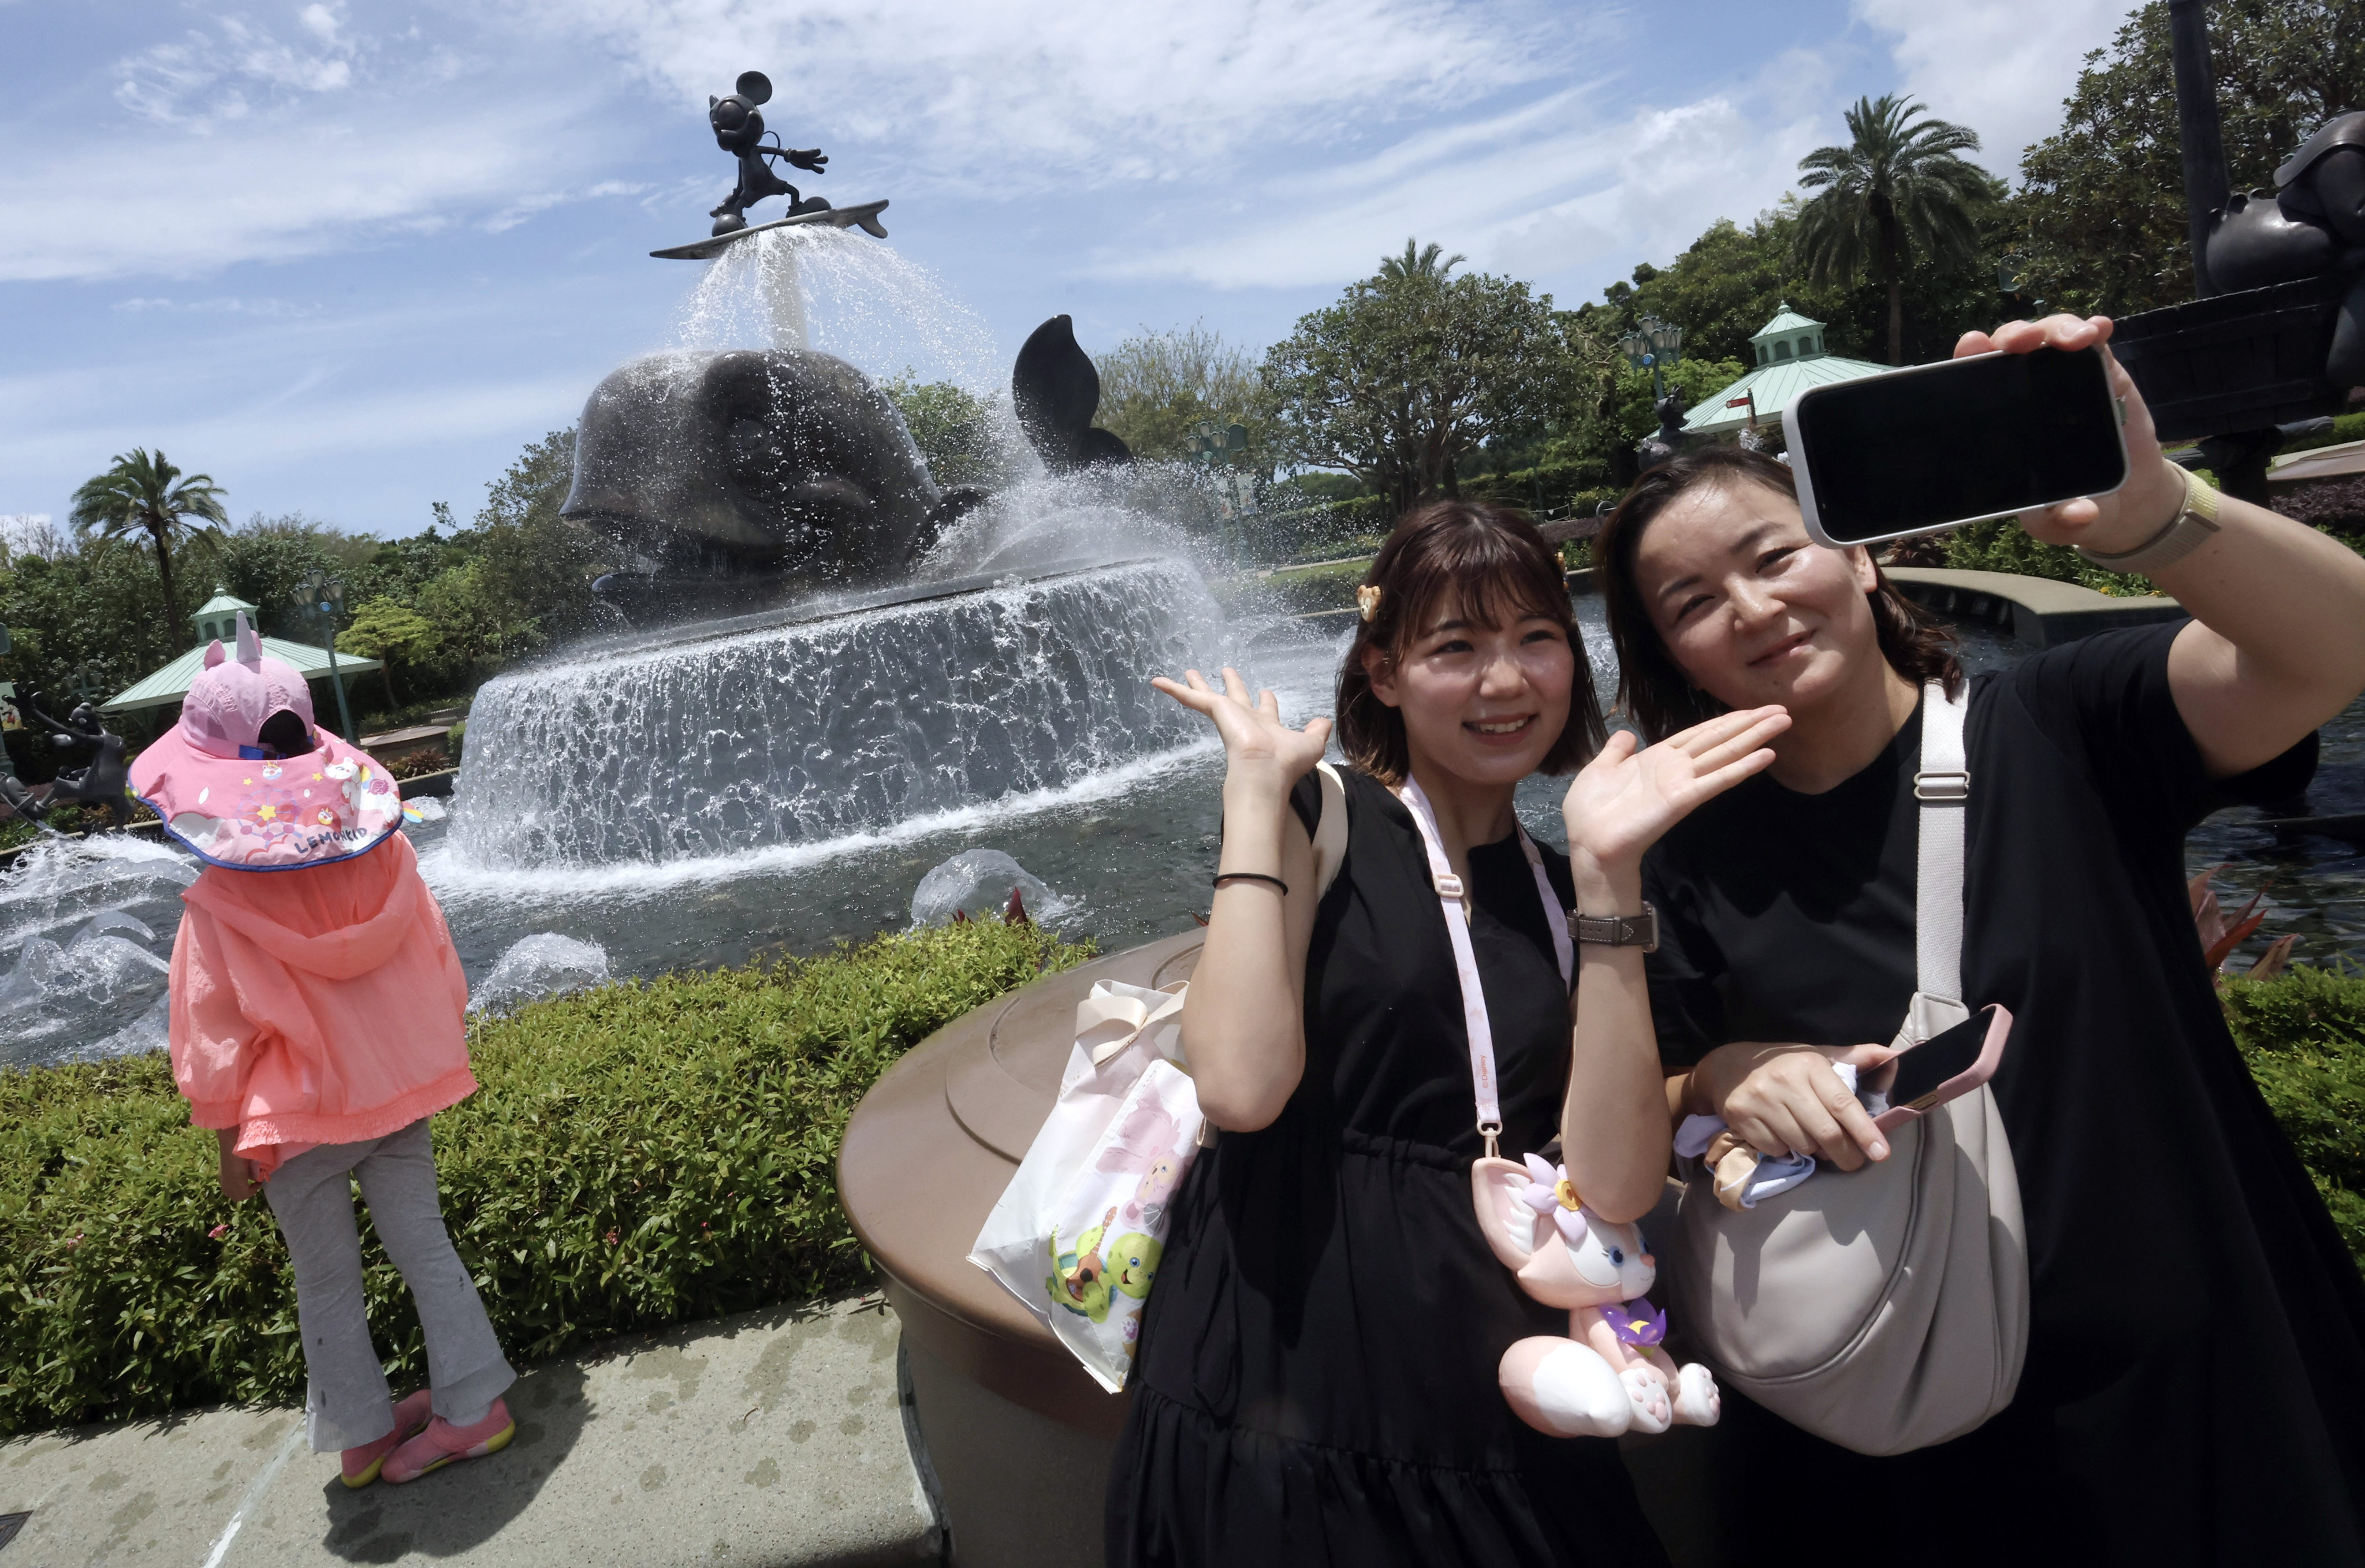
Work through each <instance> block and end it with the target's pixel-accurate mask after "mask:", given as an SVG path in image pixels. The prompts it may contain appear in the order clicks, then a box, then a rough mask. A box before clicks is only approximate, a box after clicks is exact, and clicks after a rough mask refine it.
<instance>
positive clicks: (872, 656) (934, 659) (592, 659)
mask: <svg viewBox="0 0 2365 1568" xmlns="http://www.w3.org/2000/svg"><path fill="white" fill-rule="evenodd" d="M1221 620H1222V617H1221V614H1220V612H1219V611H1218V610H1216V606H1215V602H1214V600H1213V599H1210V598H1209V597H1208V594H1207V590H1206V588H1205V585H1204V584H1203V583H1201V581H1200V580H1199V577H1198V575H1197V574H1196V573H1194V572H1193V571H1192V570H1191V569H1190V568H1189V567H1188V566H1185V565H1183V563H1181V562H1177V561H1149V562H1138V563H1135V564H1132V565H1129V566H1115V567H1107V568H1103V569H1100V570H1097V571H1092V572H1082V573H1076V574H1073V575H1070V576H1065V577H1049V578H1045V579H1041V580H1037V581H1014V582H1011V583H1009V584H1006V585H1002V586H997V587H994V588H987V589H979V590H972V591H969V592H962V593H956V594H951V595H947V597H944V598H940V599H923V600H920V601H918V602H912V603H898V604H891V605H889V606H886V607H884V608H880V609H875V610H860V611H857V612H855V613H850V614H843V615H837V616H833V617H829V618H826V619H822V620H799V621H793V622H785V623H781V624H772V625H763V626H759V627H757V629H754V630H745V631H733V632H729V633H725V634H722V635H715V634H712V633H708V634H698V633H692V634H689V635H678V636H676V637H674V638H672V639H670V640H668V641H666V642H664V643H662V644H658V645H656V646H655V647H637V648H635V647H631V646H616V647H613V648H611V649H610V650H608V651H605V652H599V653H593V654H589V655H585V656H581V657H577V658H576V659H573V660H570V661H569V662H567V663H566V664H563V665H555V666H544V667H542V668H538V669H532V670H527V671H522V672H520V673H517V674H513V675H506V676H502V677H500V678H497V679H495V680H493V681H490V682H488V683H487V685H486V686H485V687H484V689H482V690H481V691H479V692H478V693H477V696H476V705H475V707H474V709H473V711H471V713H470V716H469V722H468V751H467V757H466V760H465V762H464V763H463V764H462V767H461V773H460V778H459V779H458V784H457V790H456V798H457V801H458V802H459V809H458V811H457V812H455V813H454V814H455V818H456V820H455V822H454V831H455V835H456V840H457V843H458V845H459V846H460V848H461V849H462V850H463V851H464V852H465V854H466V855H467V856H468V857H470V858H472V859H474V860H476V861H477V862H478V863H480V864H485V865H490V866H508V867H519V868H523V867H535V868H542V867H550V866H585V865H603V864H612V863H616V862H622V861H642V862H650V861H655V862H663V861H669V860H678V859H692V858H706V857H717V856H729V855H734V854H737V853H740V852H744V851H746V850H751V849H757V848H762V847H765V846H773V845H780V844H794V843H801V842H805V841H809V840H813V839H822V838H831V837H835V836H838V835H841V834H848V833H855V832H860V831H865V830H876V829H879V828H881V827H885V826H888V825H891V824H892V823H896V822H899V821H902V819H904V818H907V817H911V816H914V815H919V814H922V813H926V812H941V811H944V810H947V809H948V808H954V807H958V806H963V805H968V804H972V803H977V802H981V801H996V800H1000V799H1003V798H1004V797H1008V796H1014V795H1020V794H1024V793H1026V792H1029V791H1035V790H1046V789H1055V788H1058V787H1059V786H1061V785H1064V784H1068V783H1071V782H1074V781H1076V780H1078V779H1080V778H1084V777H1086V776H1087V775H1090V774H1093V773H1096V772H1099V771H1101V770H1103V769H1104V768H1107V767H1113V766H1115V765H1116V764H1119V763H1123V762H1126V761H1127V760H1129V759H1132V758H1134V757H1138V756H1144V755H1146V754H1149V753H1152V752H1157V751H1160V750H1164V749H1170V748H1172V747H1174V746H1177V745H1182V744H1184V743H1185V742H1187V741H1188V740H1190V739H1192V738H1194V734H1195V725H1194V722H1193V720H1192V718H1191V715H1189V714H1187V713H1185V712H1183V711H1182V710H1181V709H1179V708H1178V707H1176V706H1175V704H1173V703H1172V702H1171V701H1170V700H1168V699H1166V698H1164V697H1162V696H1160V695H1159V694H1158V693H1157V692H1156V691H1154V690H1152V689H1150V686H1149V677H1150V676H1152V675H1155V674H1160V673H1165V672H1168V671H1171V670H1175V669H1179V668H1181V667H1183V666H1184V665H1185V664H1188V663H1193V662H1196V661H1195V660H1194V657H1193V655H1194V649H1200V648H1205V647H1207V646H1208V645H1209V644H1211V643H1213V642H1214V641H1216V639H1217V638H1218V637H1219V635H1220V627H1221Z"/></svg>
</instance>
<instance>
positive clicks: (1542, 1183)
mask: <svg viewBox="0 0 2365 1568" xmlns="http://www.w3.org/2000/svg"><path fill="white" fill-rule="evenodd" d="M1527 1159H1528V1186H1527V1190H1526V1191H1525V1192H1523V1193H1520V1194H1519V1196H1520V1197H1521V1198H1523V1199H1525V1200H1526V1201H1527V1205H1528V1207H1530V1208H1531V1209H1533V1210H1535V1211H1536V1213H1538V1214H1540V1215H1552V1224H1553V1225H1555V1226H1558V1227H1559V1229H1560V1238H1561V1239H1562V1240H1563V1241H1564V1242H1566V1243H1567V1244H1568V1245H1569V1246H1571V1247H1575V1246H1576V1245H1577V1244H1578V1243H1579V1242H1582V1241H1583V1240H1584V1239H1585V1231H1586V1207H1585V1200H1584V1199H1582V1198H1580V1197H1578V1196H1577V1195H1576V1187H1575V1183H1573V1182H1570V1181H1569V1179H1568V1167H1567V1166H1565V1165H1548V1164H1546V1163H1545V1162H1544V1161H1543V1160H1542V1159H1539V1158H1538V1157H1536V1156H1535V1155H1532V1154H1530V1155H1529V1156H1528V1157H1527Z"/></svg>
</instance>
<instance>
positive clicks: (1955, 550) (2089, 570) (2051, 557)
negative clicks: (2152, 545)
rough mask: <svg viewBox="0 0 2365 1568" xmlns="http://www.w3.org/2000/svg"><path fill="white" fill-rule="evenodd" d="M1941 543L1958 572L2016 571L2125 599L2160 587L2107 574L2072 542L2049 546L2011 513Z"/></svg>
mask: <svg viewBox="0 0 2365 1568" xmlns="http://www.w3.org/2000/svg"><path fill="white" fill-rule="evenodd" d="M1939 543H1942V544H1943V545H1944V546H1945V551H1946V565H1947V566H1950V567H1952V568H1954V569H1955V570H1956V571H1965V572H2017V573H2018V574H2020V575H2021V576H2022V577H2050V578H2052V579H2053V580H2054V581H2055V582H2060V583H2076V584H2077V585H2078V586H2079V587H2080V588H2092V589H2093V590H2094V591H2095V592H2096V593H2107V594H2111V595H2113V596H2122V597H2123V596H2127V595H2135V596H2137V597H2141V596H2143V595H2146V594H2153V593H2158V591H2159V590H2158V588H2154V587H2153V586H2152V581H2151V579H2150V578H2149V577H2128V576H2125V575H2123V574H2121V573H2118V572H2106V571H2104V570H2102V567H2100V566H2092V565H2090V564H2089V563H2088V562H2087V560H2086V557H2084V556H2083V555H2080V554H2078V552H2077V551H2076V550H2074V549H2072V548H2071V547H2070V546H2068V545H2067V544H2047V543H2044V542H2043V541H2042V540H2039V539H2035V538H2034V537H2032V536H2031V535H2030V534H2028V533H2027V532H2025V531H2024V530H2023V529H2022V527H2021V526H2020V524H2019V523H2018V522H2017V521H2014V520H2012V519H2011V518H2008V517H2006V518H1996V519H1993V520H1991V521H1987V522H1973V523H1966V524H1965V525H1964V526H1963V527H1961V528H1958V529H1956V530H1955V531H1954V532H1951V533H1948V534H1945V535H1944V536H1942V538H1941V539H1940V541H1939Z"/></svg>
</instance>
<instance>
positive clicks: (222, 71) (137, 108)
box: [115, 5, 360, 132]
mask: <svg viewBox="0 0 2365 1568" xmlns="http://www.w3.org/2000/svg"><path fill="white" fill-rule="evenodd" d="M297 21H298V23H299V24H300V25H301V26H302V27H303V28H304V30H305V31H306V32H308V33H310V34H311V35H312V39H313V41H312V43H311V44H310V45H308V46H306V45H296V44H287V43H283V42H281V41H280V40H279V39H278V38H277V37H276V36H275V35H274V34H273V33H272V32H271V31H270V30H269V29H267V28H260V27H257V26H255V25H254V24H253V23H252V22H250V21H248V20H247V19H246V18H245V17H238V16H225V17H215V18H213V26H212V28H209V29H208V28H193V29H191V30H190V31H189V32H188V33H186V34H185V35H183V37H181V38H180V39H176V40H174V41H173V42H170V43H160V44H155V45H152V46H151V47H150V48H148V49H146V50H142V51H141V52H140V53H138V54H136V55H133V56H132V57H131V58H129V60H126V61H124V62H122V63H121V64H120V65H119V66H118V68H117V69H118V72H119V73H120V79H119V80H118V83H117V84H116V89H115V97H116V101H117V102H118V103H119V104H121V105H122V106H124V107H125V108H127V109H129V110H130V111H131V112H133V113H134V114H137V115H140V116H141V117H142V118H147V119H150V120H153V121H155V122H157V123H160V124H164V125H181V126H186V127H188V128H190V129H195V130H197V131H200V132H203V131H206V130H209V129H213V128H214V127H215V126H218V125H222V124H227V123H230V122H234V121H237V120H242V119H245V118H249V117H250V116H251V115H252V114H253V113H255V112H256V110H255V106H254V104H253V102H252V99H251V98H250V97H249V96H248V94H249V92H250V91H255V92H260V93H261V94H262V95H263V97H264V99H265V103H266V106H267V105H268V104H269V103H271V102H273V101H275V100H279V99H284V98H289V97H293V96H296V95H303V94H321V93H334V92H339V91H342V89H344V88H346V87H349V86H351V85H352V84H353V62H354V59H355V57H356V55H357V54H358V52H359V50H360V43H359V40H357V39H353V38H349V37H346V36H344V35H343V33H342V31H341V26H342V23H341V18H340V17H338V15H337V12H336V10H335V9H332V8H331V7H330V6H321V5H314V6H306V7H305V8H304V10H303V11H302V13H300V15H299V16H298V17H297Z"/></svg>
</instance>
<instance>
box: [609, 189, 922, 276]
mask: <svg viewBox="0 0 2365 1568" xmlns="http://www.w3.org/2000/svg"><path fill="white" fill-rule="evenodd" d="M886 210H887V204H886V203H885V202H883V201H866V202H861V203H859V204H857V205H856V206H853V207H830V208H829V209H827V210H826V211H823V212H800V213H798V214H796V215H795V216H794V217H792V218H774V219H772V220H771V221H770V222H769V223H751V224H749V225H748V226H747V227H746V228H745V229H734V230H732V231H731V232H730V233H728V234H717V235H714V236H713V237H712V238H711V239H706V240H701V241H697V242H696V243H694V244H689V245H676V246H674V247H672V248H671V249H670V250H664V251H651V252H649V254H650V255H652V256H655V257H656V258H657V259H658V260H660V261H667V262H706V261H712V260H713V259H714V258H715V257H717V256H719V255H721V254H722V253H723V250H724V248H725V247H727V246H730V245H734V244H736V243H737V242H738V241H742V240H745V238H747V236H749V235H750V234H761V233H762V232H763V231H764V230H767V229H786V228H788V227H789V226H790V225H791V224H798V223H826V224H828V225H829V226H830V227H831V228H832V229H859V230H862V231H863V232H864V233H865V234H868V235H869V236H871V237H872V238H873V239H878V240H884V239H885V238H887V226H886V225H885V224H883V223H881V222H880V221H879V215H880V213H882V212H884V211H886Z"/></svg>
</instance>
